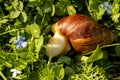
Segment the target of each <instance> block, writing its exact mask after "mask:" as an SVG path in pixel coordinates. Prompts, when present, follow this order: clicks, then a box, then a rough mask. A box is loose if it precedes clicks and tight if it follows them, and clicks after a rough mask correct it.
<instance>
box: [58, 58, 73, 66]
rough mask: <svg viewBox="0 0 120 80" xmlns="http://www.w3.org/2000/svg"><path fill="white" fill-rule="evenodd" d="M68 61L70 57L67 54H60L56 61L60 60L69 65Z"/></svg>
mask: <svg viewBox="0 0 120 80" xmlns="http://www.w3.org/2000/svg"><path fill="white" fill-rule="evenodd" d="M70 61H71V59H70V58H69V57H67V56H61V57H60V58H59V59H58V62H61V63H66V64H68V65H70Z"/></svg>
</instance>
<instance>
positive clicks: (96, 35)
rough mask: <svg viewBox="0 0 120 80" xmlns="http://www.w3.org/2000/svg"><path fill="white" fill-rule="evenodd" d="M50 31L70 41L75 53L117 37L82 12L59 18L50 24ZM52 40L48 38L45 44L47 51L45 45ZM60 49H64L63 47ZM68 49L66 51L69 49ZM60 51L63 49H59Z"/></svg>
mask: <svg viewBox="0 0 120 80" xmlns="http://www.w3.org/2000/svg"><path fill="white" fill-rule="evenodd" d="M52 32H53V33H54V34H56V33H57V34H59V35H61V36H64V38H66V39H64V40H65V41H67V42H70V44H71V45H72V47H73V48H74V49H75V51H76V52H77V53H86V52H89V51H92V50H94V49H95V48H96V47H97V46H98V45H99V46H102V45H106V44H110V43H112V42H113V41H114V40H115V39H116V38H117V36H116V35H115V34H113V33H112V32H111V31H110V30H109V29H107V28H106V27H104V26H103V25H101V24H98V23H97V22H96V21H94V20H92V19H91V18H89V17H88V16H85V15H82V14H74V15H71V16H67V17H64V18H62V19H60V20H59V21H57V22H56V23H55V24H54V25H53V26H52ZM53 37H54V36H53ZM64 40H63V41H64ZM56 41H57V40H56ZM65 41H64V42H65ZM53 42H54V41H53ZM53 42H52V40H51V39H50V41H49V42H48V44H47V45H46V50H47V52H49V51H50V50H49V51H48V49H47V46H48V45H49V44H51V43H53ZM58 44H59V42H58ZM51 45H54V44H51ZM61 45H64V44H61ZM65 46H68V45H65ZM65 46H64V47H65ZM62 49H63V50H65V49H64V48H62ZM69 49H70V48H69ZM69 49H68V50H66V51H69ZM58 50H59V49H58ZM60 50H61V49H60ZM61 52H63V51H62V50H61ZM49 54H50V53H49ZM51 54H54V53H51ZM59 54H60V53H58V54H57V55H59ZM53 57H54V56H53Z"/></svg>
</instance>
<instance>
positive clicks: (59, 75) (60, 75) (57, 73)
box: [53, 65, 65, 80]
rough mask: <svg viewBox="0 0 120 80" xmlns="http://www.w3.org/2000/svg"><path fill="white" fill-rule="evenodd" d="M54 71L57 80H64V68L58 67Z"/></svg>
mask: <svg viewBox="0 0 120 80" xmlns="http://www.w3.org/2000/svg"><path fill="white" fill-rule="evenodd" d="M53 71H54V72H55V77H56V78H57V80H61V79H63V78H64V74H65V72H64V68H63V67H61V66H59V65H57V66H55V67H53Z"/></svg>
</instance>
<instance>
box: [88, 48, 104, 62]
mask: <svg viewBox="0 0 120 80" xmlns="http://www.w3.org/2000/svg"><path fill="white" fill-rule="evenodd" d="M102 58H103V51H102V50H101V48H99V47H97V48H96V49H95V50H94V51H93V53H92V54H91V55H90V56H89V58H88V60H87V62H94V61H98V60H100V59H102Z"/></svg>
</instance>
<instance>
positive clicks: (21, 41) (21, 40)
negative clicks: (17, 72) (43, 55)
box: [14, 36, 27, 49]
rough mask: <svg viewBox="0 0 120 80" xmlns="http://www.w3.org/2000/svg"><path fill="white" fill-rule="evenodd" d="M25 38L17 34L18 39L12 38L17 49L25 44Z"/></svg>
mask: <svg viewBox="0 0 120 80" xmlns="http://www.w3.org/2000/svg"><path fill="white" fill-rule="evenodd" d="M25 39H26V38H25V37H22V36H18V39H17V40H14V44H16V48H17V49H20V48H24V47H26V46H27V42H26V41H25Z"/></svg>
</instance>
